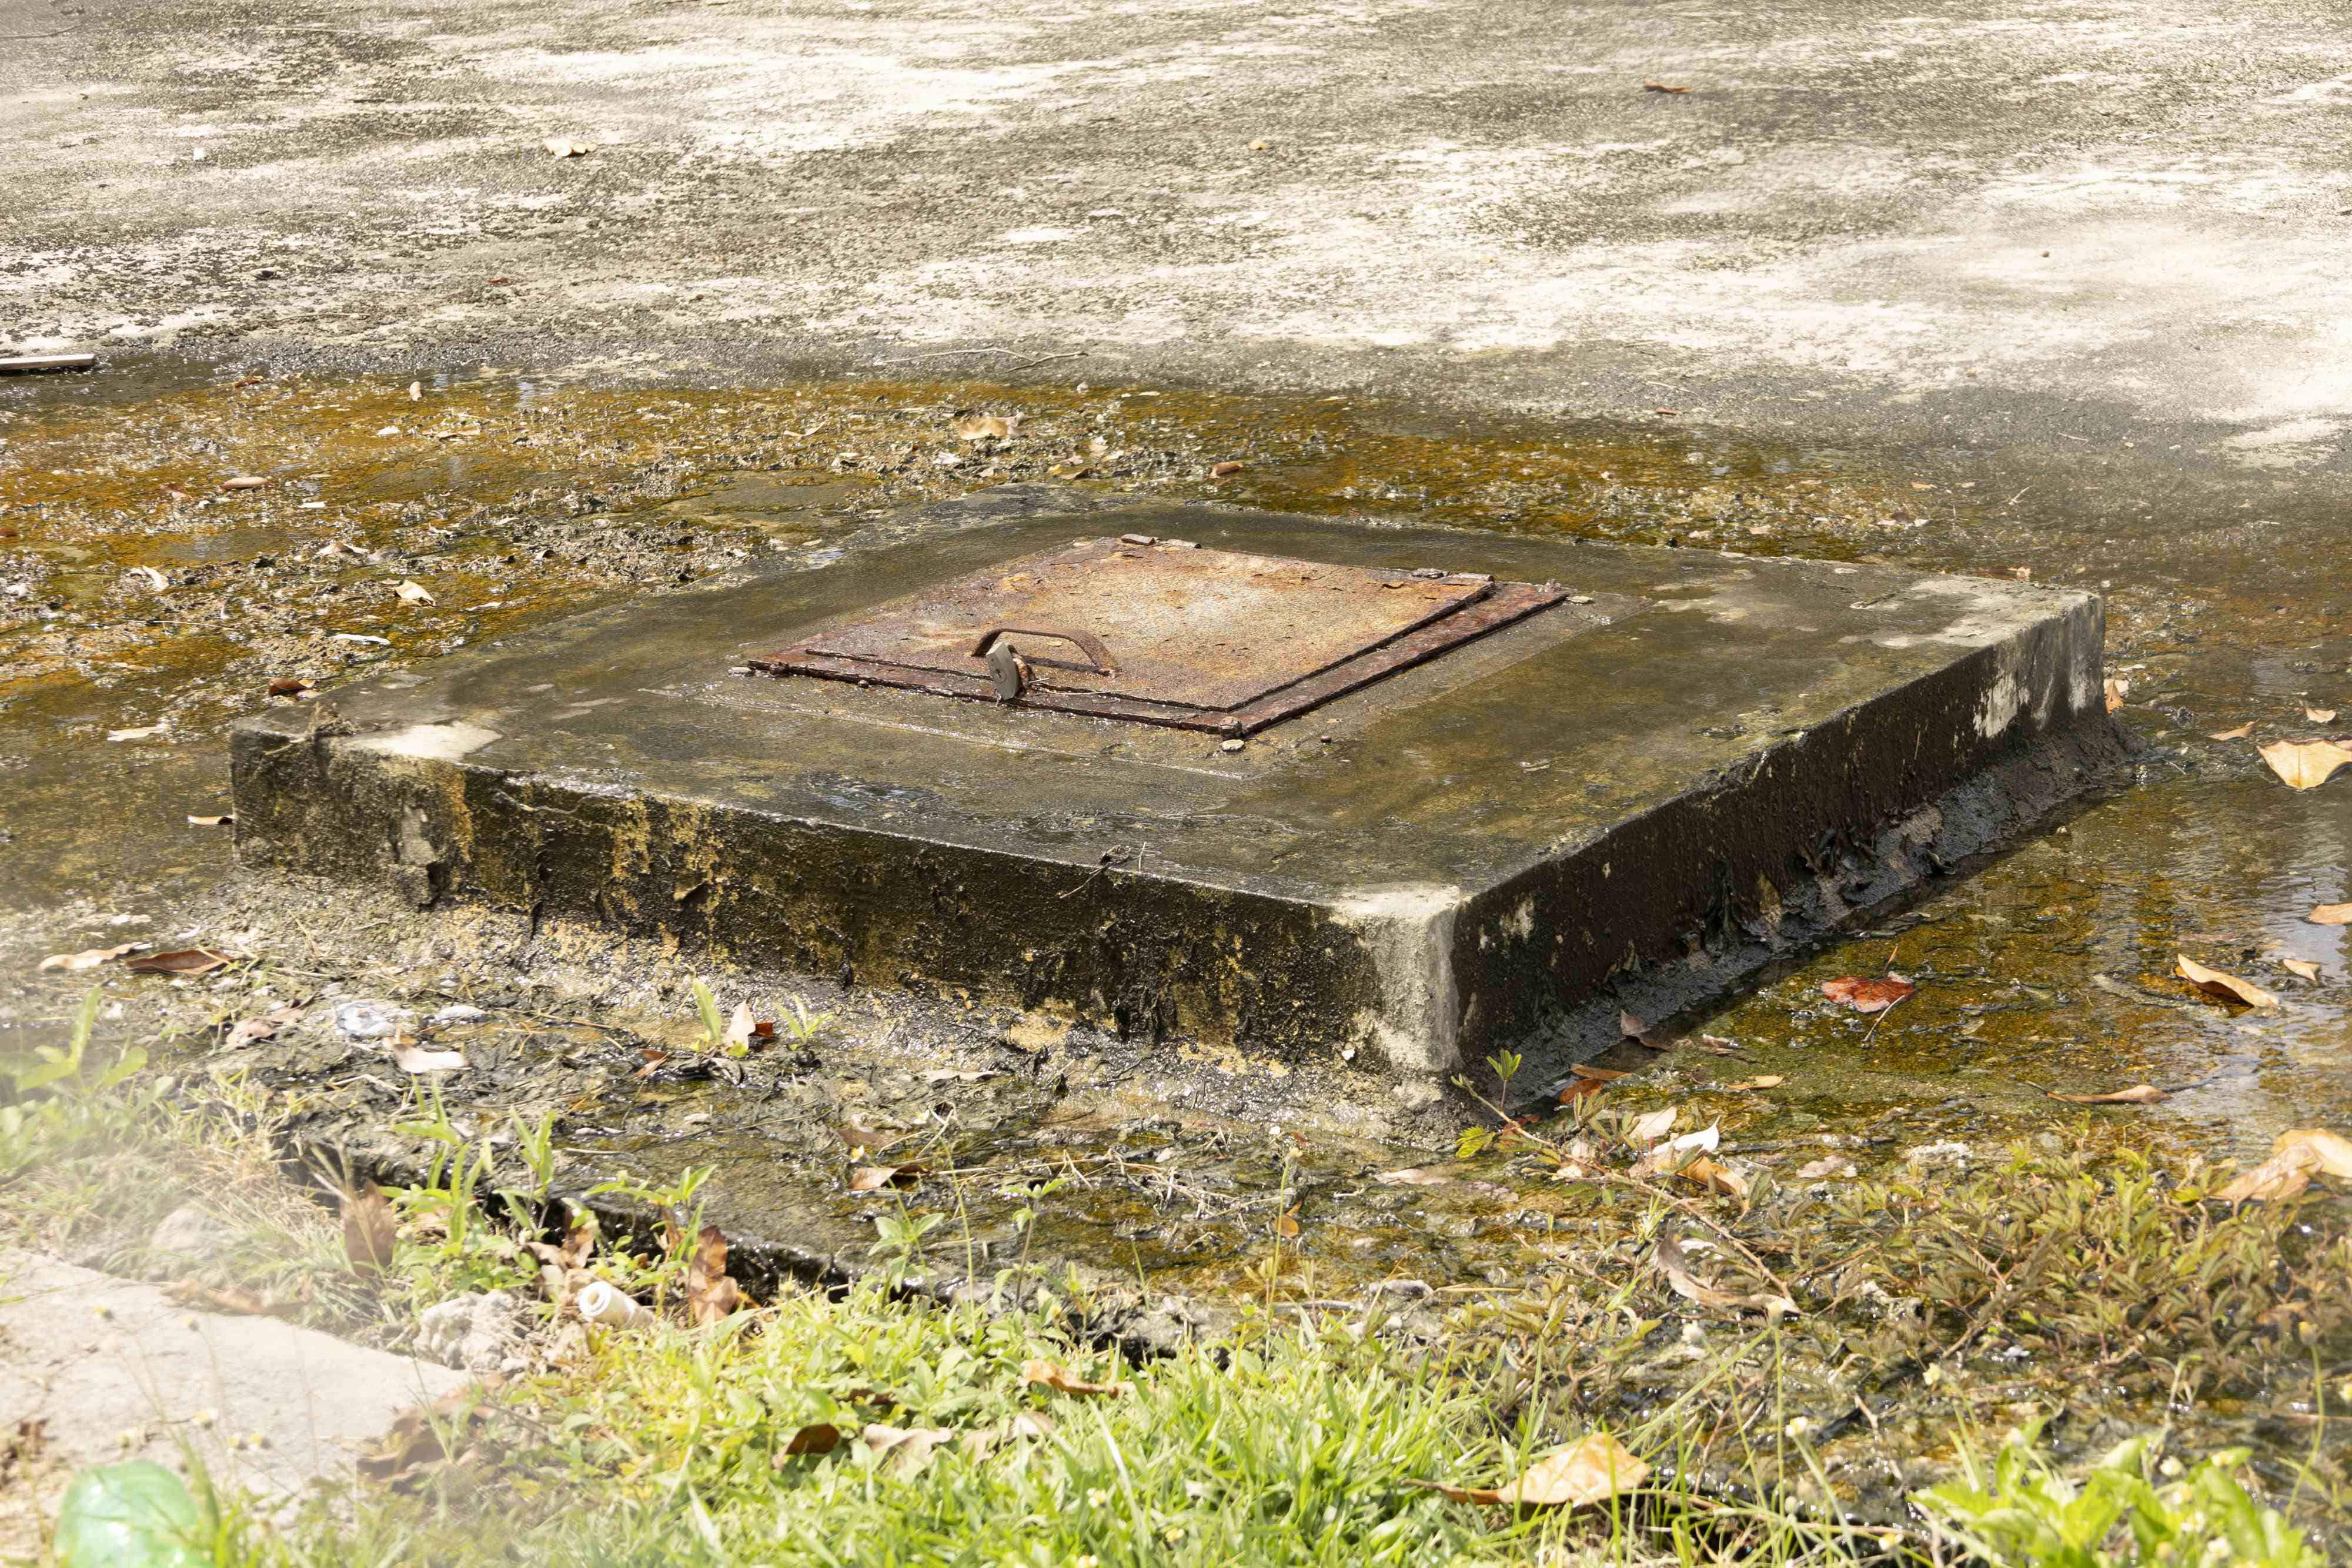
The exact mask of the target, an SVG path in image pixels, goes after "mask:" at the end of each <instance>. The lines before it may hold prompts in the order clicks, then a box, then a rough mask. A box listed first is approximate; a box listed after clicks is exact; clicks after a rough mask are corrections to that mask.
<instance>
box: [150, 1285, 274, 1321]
mask: <svg viewBox="0 0 2352 1568" xmlns="http://www.w3.org/2000/svg"><path fill="white" fill-rule="evenodd" d="M163 1293H164V1294H165V1295H167V1296H169V1297H171V1298H172V1299H173V1301H177V1302H179V1303H180V1304H181V1305H182V1306H184V1307H202V1308H204V1309H205V1310H206V1311H207V1312H234V1313H236V1314H237V1315H239V1316H242V1317H248V1318H267V1317H275V1316H277V1315H278V1313H279V1312H281V1311H283V1310H284V1308H283V1307H282V1305H281V1304H280V1303H278V1302H275V1301H263V1300H262V1299H261V1298H260V1297H259V1296H257V1295H256V1294H255V1293H254V1292H253V1291H249V1290H247V1289H246V1288H245V1287H244V1286H243V1285H207V1284H205V1282H204V1281H201V1280H174V1281H172V1282H171V1283H170V1284H168V1285H166V1286H164V1287H163Z"/></svg>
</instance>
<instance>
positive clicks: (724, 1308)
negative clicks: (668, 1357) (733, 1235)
mask: <svg viewBox="0 0 2352 1568" xmlns="http://www.w3.org/2000/svg"><path fill="white" fill-rule="evenodd" d="M742 1304H743V1291H742V1288H741V1287H740V1286H739V1285H737V1284H736V1283H735V1281H732V1280H730V1279H729V1278H728V1277H727V1238H725V1237H724V1236H721V1235H720V1234H719V1227H717V1226H715V1225H706V1226H704V1227H703V1228H702V1230H701V1233H700V1234H699V1235H698V1236H697V1237H696V1238H695V1247H694V1256H693V1258H691V1259H690V1260H688V1262H687V1265H686V1316H687V1321H688V1322H691V1323H693V1324H694V1325H695V1326H697V1327H701V1326H703V1325H704V1324H707V1323H715V1322H719V1319H721V1318H723V1317H725V1316H727V1315H728V1314H729V1313H730V1312H733V1311H734V1310H735V1309H736V1308H738V1307H740V1306H741V1305H742Z"/></svg>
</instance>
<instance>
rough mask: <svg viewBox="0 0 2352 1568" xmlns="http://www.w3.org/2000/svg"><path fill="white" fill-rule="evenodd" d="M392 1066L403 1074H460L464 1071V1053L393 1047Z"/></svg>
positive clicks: (421, 1047)
mask: <svg viewBox="0 0 2352 1568" xmlns="http://www.w3.org/2000/svg"><path fill="white" fill-rule="evenodd" d="M392 1064H393V1065H394V1067H397V1068H399V1069H400V1070H401V1071H403V1072H462V1071H465V1070H466V1053H465V1052H464V1051H427V1050H425V1048H424V1047H423V1046H421V1045H395V1046H394V1047H393V1048H392Z"/></svg>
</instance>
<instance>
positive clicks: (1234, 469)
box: [1209, 457, 1249, 479]
mask: <svg viewBox="0 0 2352 1568" xmlns="http://www.w3.org/2000/svg"><path fill="white" fill-rule="evenodd" d="M1248 466H1249V465H1248V464H1246V463H1236V462H1234V460H1233V459H1231V458H1230V457H1229V458H1227V459H1226V460H1225V461H1224V462H1223V463H1212V464H1210V465H1209V477H1210V478H1212V479H1225V478H1230V477H1232V476H1234V475H1235V474H1238V473H1240V472H1241V471H1242V470H1243V469H1244V468H1246V467H1248Z"/></svg>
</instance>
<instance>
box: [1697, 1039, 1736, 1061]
mask: <svg viewBox="0 0 2352 1568" xmlns="http://www.w3.org/2000/svg"><path fill="white" fill-rule="evenodd" d="M1698 1042H1699V1043H1700V1044H1701V1045H1703V1046H1705V1047H1706V1048H1707V1050H1709V1051H1713V1052H1715V1053H1716V1055H1717V1056H1737V1055H1738V1054H1739V1042H1738V1040H1726V1039H1725V1038H1724V1037H1723V1036H1721V1035H1719V1034H1703V1035H1701V1036H1699V1037H1698Z"/></svg>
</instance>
